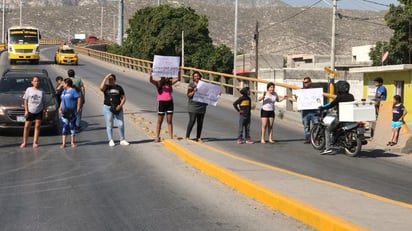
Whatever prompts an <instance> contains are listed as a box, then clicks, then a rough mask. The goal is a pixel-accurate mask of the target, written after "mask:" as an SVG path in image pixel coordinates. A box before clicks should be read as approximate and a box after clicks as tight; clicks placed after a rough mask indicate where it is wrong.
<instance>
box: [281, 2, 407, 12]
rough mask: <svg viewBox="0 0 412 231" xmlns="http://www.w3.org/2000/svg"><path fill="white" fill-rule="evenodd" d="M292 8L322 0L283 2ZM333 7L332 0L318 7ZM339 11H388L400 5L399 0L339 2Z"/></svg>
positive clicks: (321, 3) (319, 4)
mask: <svg viewBox="0 0 412 231" xmlns="http://www.w3.org/2000/svg"><path fill="white" fill-rule="evenodd" d="M282 1H283V2H285V3H287V4H289V5H292V6H310V5H312V4H314V3H316V2H318V1H320V0H282ZM327 3H329V6H332V0H321V2H320V3H318V4H317V5H316V6H328V4H327ZM337 4H338V9H339V8H340V9H356V10H373V11H380V10H388V9H389V7H388V6H389V4H395V5H398V4H399V1H398V0H337Z"/></svg>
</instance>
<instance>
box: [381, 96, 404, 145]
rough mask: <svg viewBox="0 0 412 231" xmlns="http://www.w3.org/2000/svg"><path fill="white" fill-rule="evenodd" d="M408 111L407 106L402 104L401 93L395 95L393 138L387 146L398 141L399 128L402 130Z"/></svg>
mask: <svg viewBox="0 0 412 231" xmlns="http://www.w3.org/2000/svg"><path fill="white" fill-rule="evenodd" d="M406 113H408V112H407V111H406V108H405V106H404V105H403V104H402V98H401V96H400V95H395V96H394V97H393V106H392V134H391V140H390V141H389V142H388V143H387V144H386V145H387V146H393V145H395V144H397V143H398V138H399V130H401V127H402V124H403V119H404V118H405V115H406Z"/></svg>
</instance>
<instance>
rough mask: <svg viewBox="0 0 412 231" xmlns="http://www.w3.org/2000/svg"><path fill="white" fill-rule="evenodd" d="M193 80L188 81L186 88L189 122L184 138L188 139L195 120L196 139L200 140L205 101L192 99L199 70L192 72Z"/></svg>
mask: <svg viewBox="0 0 412 231" xmlns="http://www.w3.org/2000/svg"><path fill="white" fill-rule="evenodd" d="M192 78H193V81H192V82H190V83H189V86H188V88H187V97H188V98H189V101H188V107H187V110H188V112H189V123H188V124H187V129H186V138H187V139H189V137H190V133H191V132H192V129H193V126H194V125H195V123H196V122H197V131H196V141H199V142H200V141H201V139H200V136H201V134H202V129H203V119H204V118H205V113H206V107H207V103H202V102H197V101H193V96H194V95H195V94H196V91H197V85H198V83H199V80H201V79H202V75H201V74H200V72H198V71H195V72H193V74H192Z"/></svg>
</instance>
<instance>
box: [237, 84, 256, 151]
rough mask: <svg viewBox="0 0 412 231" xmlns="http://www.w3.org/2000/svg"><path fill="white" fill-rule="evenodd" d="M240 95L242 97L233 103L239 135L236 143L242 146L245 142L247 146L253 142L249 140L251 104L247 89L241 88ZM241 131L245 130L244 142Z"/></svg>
mask: <svg viewBox="0 0 412 231" xmlns="http://www.w3.org/2000/svg"><path fill="white" fill-rule="evenodd" d="M240 94H242V96H240V97H239V98H238V99H237V100H236V101H235V102H234V103H233V107H234V108H235V109H236V111H238V112H239V133H238V139H237V143H238V144H242V143H244V142H246V143H247V144H253V143H254V141H253V140H252V139H251V138H250V116H251V108H252V102H251V99H250V97H249V95H250V90H249V87H244V88H242V90H240ZM243 129H244V130H245V139H246V140H245V141H244V140H243Z"/></svg>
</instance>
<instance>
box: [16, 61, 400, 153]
mask: <svg viewBox="0 0 412 231" xmlns="http://www.w3.org/2000/svg"><path fill="white" fill-rule="evenodd" d="M67 76H68V77H67V78H63V77H61V76H58V77H56V84H57V86H56V95H57V101H58V105H59V107H58V108H59V115H60V118H61V123H62V144H61V148H65V147H66V137H67V135H69V134H70V144H71V147H76V146H77V145H76V143H75V135H76V133H77V132H80V129H81V127H80V126H81V123H80V122H81V114H82V108H83V105H84V103H85V95H86V91H85V87H84V84H83V82H82V79H81V78H79V77H76V76H75V72H74V70H72V69H70V70H68V72H67ZM201 78H202V75H201V73H200V72H198V71H195V72H193V73H192V80H191V81H190V83H189V85H188V88H187V92H186V95H187V97H188V113H189V122H188V124H187V129H186V136H185V137H186V138H187V139H189V138H190V134H191V132H192V129H193V127H194V125H195V124H196V123H197V130H196V138H195V140H196V141H198V142H201V141H202V138H201V135H202V129H203V121H204V118H205V113H206V109H207V105H208V104H207V103H204V102H198V101H195V100H193V98H194V96H195V94H196V92H197V90H198V84H199V81H200V80H201ZM180 80H181V75H180V71H179V74H178V76H177V78H169V77H161V78H160V79H159V80H154V79H153V76H152V72H150V78H149V81H150V83H152V84H153V85H154V86H155V87H156V90H157V102H158V105H157V124H156V131H155V139H154V142H160V140H161V138H160V131H161V126H162V123H163V120H164V116H165V115H166V121H167V126H168V133H169V136H170V138H171V139H173V112H174V104H173V97H172V92H173V85H174V84H175V83H177V82H178V81H180ZM374 81H375V85H376V87H377V89H376V95H375V101H376V102H377V103H376V111H377V112H378V110H379V103H380V101H383V100H386V95H387V93H386V88H385V87H384V86H383V79H382V78H381V77H377V78H375V80H374ZM38 86H39V77H37V76H34V77H33V78H32V87H29V88H28V89H27V90H26V92H25V94H24V96H23V99H24V108H25V117H26V121H25V126H24V131H23V142H22V144H21V145H20V147H21V148H25V147H26V145H27V139H28V134H29V129H30V127H31V124H32V122H33V121H34V122H35V126H34V138H33V148H37V147H38V137H39V129H40V124H41V120H42V117H43V116H47V112H48V111H47V108H45V106H44V102H43V99H44V97H42V95H43V93H42V92H41V90H40V89H39V88H38ZM311 87H312V80H311V78H310V77H304V79H303V88H304V89H307V88H311ZM99 88H100V90H101V91H102V92H103V94H104V102H103V108H102V112H103V115H104V119H105V123H106V133H107V138H108V141H109V146H110V147H113V146H115V145H116V143H115V141H114V139H113V135H112V130H113V125H114V124H113V122H114V121H116V124H117V127H118V133H119V138H120V142H119V144H120V145H129V142H128V141H127V140H126V139H125V131H124V116H123V106H124V104H125V103H126V95H125V92H124V90H123V88H122V87H121V86H120V85H118V84H116V76H115V75H114V74H112V73H108V74H107V75H106V76H104V78H103V80H102V81H101V83H100V86H99ZM348 90H349V89H348ZM240 94H241V96H240V97H239V98H238V99H236V100H235V101H234V102H233V107H234V108H235V110H236V111H237V112H238V113H239V129H238V135H237V140H236V142H237V143H238V144H242V143H247V144H253V143H255V141H254V140H253V139H252V138H251V135H250V122H251V109H252V106H251V98H250V89H249V87H245V88H242V89H241V90H240ZM33 95H36V97H33ZM33 98H36V100H35V101H33V100H32V99H33ZM352 98H353V97H352ZM286 99H287V96H286V95H285V96H278V94H277V93H276V92H275V84H274V83H273V82H269V83H268V84H267V86H266V91H264V93H263V94H262V96H260V97H259V98H258V101H262V107H261V110H260V117H261V133H260V134H261V136H260V143H262V144H265V143H267V142H268V143H271V144H273V143H275V140H274V139H273V124H274V119H275V103H276V102H281V101H283V100H286ZM301 113H302V124H303V127H304V133H305V140H304V143H305V144H309V143H311V140H310V129H311V124H312V125H313V124H317V123H319V118H318V116H317V110H316V109H311V110H302V111H301ZM406 113H407V112H406V109H405V107H404V106H403V104H402V99H401V97H400V96H399V95H396V96H394V104H393V121H392V134H391V139H390V141H389V142H388V144H387V145H390V146H393V145H395V144H397V141H398V137H399V129H400V127H401V125H402V123H403V119H404V117H405V115H406ZM266 134H267V136H268V139H265V136H266Z"/></svg>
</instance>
